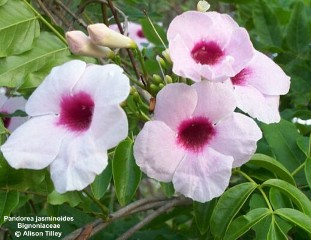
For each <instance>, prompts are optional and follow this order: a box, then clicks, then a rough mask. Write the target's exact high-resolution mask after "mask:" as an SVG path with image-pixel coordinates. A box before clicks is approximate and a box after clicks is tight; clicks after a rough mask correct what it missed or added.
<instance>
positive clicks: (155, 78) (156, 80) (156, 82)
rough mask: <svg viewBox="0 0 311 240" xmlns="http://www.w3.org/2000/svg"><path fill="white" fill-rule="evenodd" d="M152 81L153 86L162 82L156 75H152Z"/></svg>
mask: <svg viewBox="0 0 311 240" xmlns="http://www.w3.org/2000/svg"><path fill="white" fill-rule="evenodd" d="M152 80H153V82H154V83H155V84H159V83H162V82H163V80H162V78H161V77H160V76H159V75H158V74H153V75H152Z"/></svg>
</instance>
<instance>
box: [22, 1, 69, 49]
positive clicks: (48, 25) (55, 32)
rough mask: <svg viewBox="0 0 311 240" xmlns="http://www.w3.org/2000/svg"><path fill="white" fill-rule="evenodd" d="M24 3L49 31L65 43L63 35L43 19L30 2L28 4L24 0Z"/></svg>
mask: <svg viewBox="0 0 311 240" xmlns="http://www.w3.org/2000/svg"><path fill="white" fill-rule="evenodd" d="M24 3H25V4H26V5H27V6H28V7H29V8H30V9H31V10H32V11H33V12H34V13H35V14H36V15H37V16H38V18H40V20H41V21H42V22H43V23H44V24H45V25H46V26H47V27H48V28H49V29H51V31H52V32H53V33H54V34H55V35H56V36H57V37H58V38H59V39H60V40H62V41H63V42H64V43H65V44H66V45H67V41H66V39H65V38H64V36H63V35H61V34H60V33H59V32H58V31H57V30H56V29H55V28H54V27H53V26H52V25H51V24H50V23H49V22H48V21H46V20H45V19H44V17H42V16H41V14H40V13H39V12H38V11H37V10H36V9H35V8H34V7H33V6H31V4H29V3H28V2H27V1H26V0H24Z"/></svg>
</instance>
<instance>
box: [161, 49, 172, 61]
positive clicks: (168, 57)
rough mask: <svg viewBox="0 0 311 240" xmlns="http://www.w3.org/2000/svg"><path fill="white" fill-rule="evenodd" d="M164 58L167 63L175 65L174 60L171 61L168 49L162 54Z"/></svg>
mask: <svg viewBox="0 0 311 240" xmlns="http://www.w3.org/2000/svg"><path fill="white" fill-rule="evenodd" d="M162 56H163V57H164V58H165V59H166V61H167V62H168V63H170V64H172V63H173V62H172V59H171V57H170V53H169V50H168V48H167V49H165V50H164V51H163V52H162Z"/></svg>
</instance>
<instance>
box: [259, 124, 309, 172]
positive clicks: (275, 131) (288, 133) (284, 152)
mask: <svg viewBox="0 0 311 240" xmlns="http://www.w3.org/2000/svg"><path fill="white" fill-rule="evenodd" d="M261 129H262V131H263V133H264V136H265V138H266V140H267V142H268V144H269V146H270V147H271V150H272V152H273V153H274V154H275V156H276V159H277V160H278V161H279V162H280V163H282V164H283V166H285V167H286V168H287V169H288V170H289V171H294V170H295V169H296V168H297V167H298V166H299V165H300V164H301V163H302V160H303V159H305V156H304V153H303V152H302V151H301V150H300V149H299V147H298V145H297V142H296V139H297V138H298V137H299V136H300V135H299V133H298V132H297V130H296V127H295V125H294V124H293V123H291V122H288V121H286V120H283V119H282V120H281V121H280V122H279V123H273V124H269V125H268V124H261Z"/></svg>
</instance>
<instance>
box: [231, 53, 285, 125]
mask: <svg viewBox="0 0 311 240" xmlns="http://www.w3.org/2000/svg"><path fill="white" fill-rule="evenodd" d="M231 82H232V84H233V86H234V95H235V97H236V100H237V107H238V108H240V109H241V110H242V111H244V112H246V113H248V114H249V115H250V116H251V117H254V118H257V119H258V120H260V121H262V122H265V123H275V122H279V121H280V119H281V117H280V113H279V109H278V108H279V98H280V96H279V95H283V94H286V93H287V92H288V91H289V87H290V77H288V76H287V75H286V74H285V73H284V71H283V70H282V69H281V68H280V67H279V66H278V65H277V64H276V63H274V62H273V61H272V60H271V59H270V58H269V57H267V56H266V55H264V54H262V53H261V52H258V51H255V55H254V58H253V59H252V60H251V62H250V63H249V64H248V65H247V66H246V67H245V68H244V69H242V70H241V71H240V72H239V73H238V74H237V75H235V76H234V77H232V78H231Z"/></svg>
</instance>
